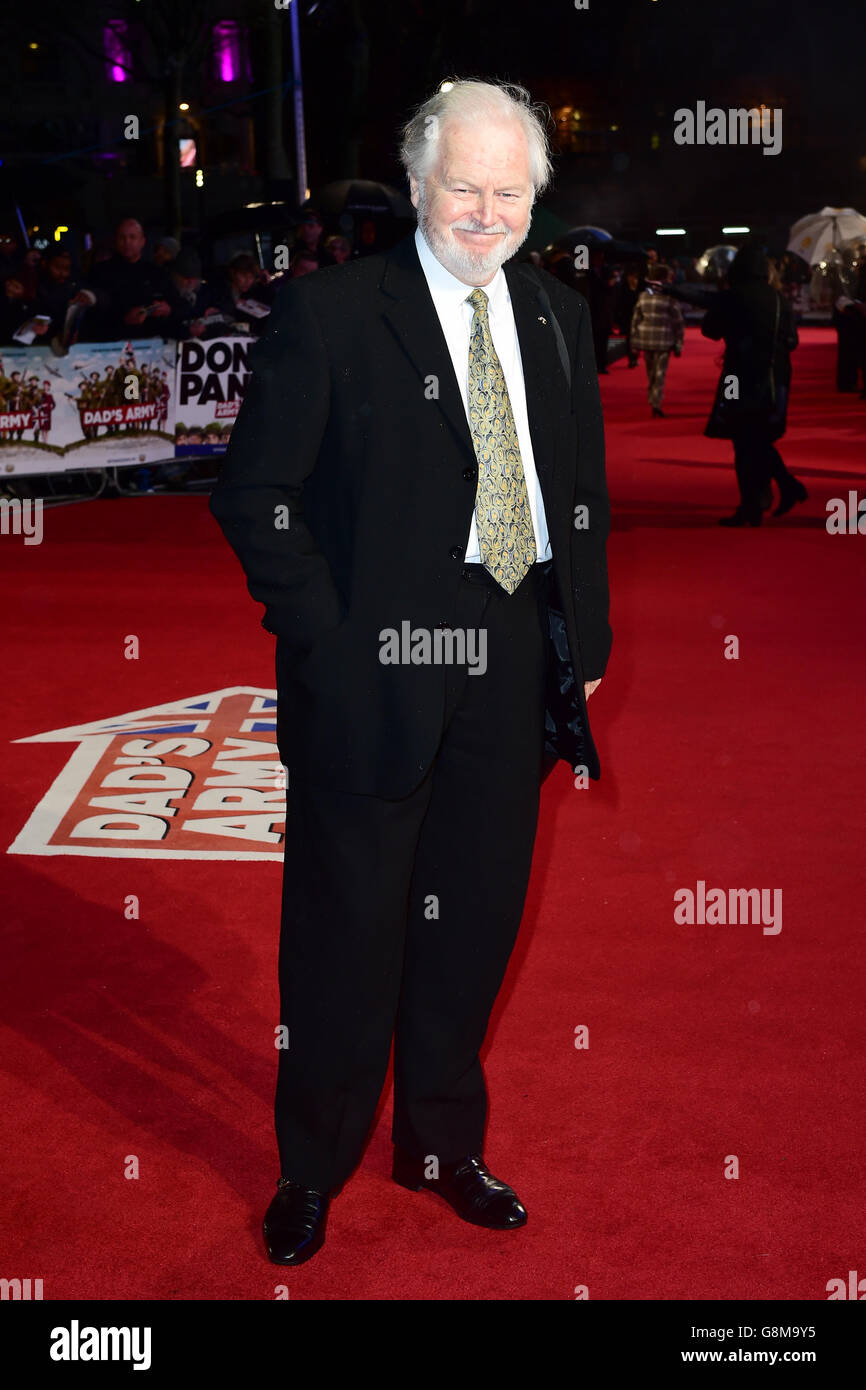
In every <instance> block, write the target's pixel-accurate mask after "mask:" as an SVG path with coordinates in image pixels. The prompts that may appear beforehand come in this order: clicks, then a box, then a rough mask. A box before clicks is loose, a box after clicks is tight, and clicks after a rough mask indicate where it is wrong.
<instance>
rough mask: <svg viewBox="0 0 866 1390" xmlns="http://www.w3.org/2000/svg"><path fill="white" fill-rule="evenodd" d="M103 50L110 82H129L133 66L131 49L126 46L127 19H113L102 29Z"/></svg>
mask: <svg viewBox="0 0 866 1390" xmlns="http://www.w3.org/2000/svg"><path fill="white" fill-rule="evenodd" d="M102 51H103V53H104V54H105V66H106V75H107V77H108V80H109V82H128V81H129V72H128V71H127V69H128V68H129V67H130V66H131V62H130V55H129V49H128V48H127V46H126V20H125V19H111V20H109V22H108V23H107V24H106V26H105V28H104V29H103V31H102Z"/></svg>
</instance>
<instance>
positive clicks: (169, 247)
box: [153, 236, 180, 270]
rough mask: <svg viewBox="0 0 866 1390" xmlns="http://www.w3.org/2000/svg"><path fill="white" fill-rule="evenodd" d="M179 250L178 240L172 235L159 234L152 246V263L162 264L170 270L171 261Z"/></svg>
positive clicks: (171, 267)
mask: <svg viewBox="0 0 866 1390" xmlns="http://www.w3.org/2000/svg"><path fill="white" fill-rule="evenodd" d="M179 252H180V242H179V241H178V240H177V239H176V238H175V237H173V236H161V237H160V238H159V241H158V242H157V243H156V245H155V246H154V248H153V263H154V265H163V266H166V267H167V269H169V270H172V269H173V268H174V267H173V266H172V261H174V260H176V259H177V256H178V254H179Z"/></svg>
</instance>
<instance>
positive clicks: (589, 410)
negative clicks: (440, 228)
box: [211, 234, 611, 798]
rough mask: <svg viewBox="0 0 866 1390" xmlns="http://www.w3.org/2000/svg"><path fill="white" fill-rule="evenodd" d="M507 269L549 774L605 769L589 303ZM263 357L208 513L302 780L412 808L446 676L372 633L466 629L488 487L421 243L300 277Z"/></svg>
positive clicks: (605, 638) (255, 363) (603, 619)
mask: <svg viewBox="0 0 866 1390" xmlns="http://www.w3.org/2000/svg"><path fill="white" fill-rule="evenodd" d="M505 274H506V276H507V280H508V286H509V290H510V293H511V299H512V306H513V310H514V316H515V322H516V325H517V334H518V340H519V344H520V352H521V359H522V363H523V371H524V377H525V383H526V397H527V407H528V414H529V424H530V431H531V435H532V447H533V453H534V458H535V464H536V468H537V471H538V477H539V481H540V486H541V491H542V496H543V499H544V507H545V514H546V517H547V525H548V530H549V534H550V540H551V550H552V555H553V573H552V575H551V589H550V595H549V612H550V641H549V654H550V667H549V678H548V700H547V751H548V770H549V768H550V766H552V764H553V762H554V761H555V759H556V758H558V757H563V758H565V759H566V760H567V761H568V762H569V763H570V764H571V765H572V766H574V765H577V764H582V765H585V766H586V767H587V769H588V771H589V774H590V776H592V777H595V778H597V777H598V776H599V765H598V756H597V753H596V750H595V747H594V745H593V741H592V736H591V734H590V730H589V723H588V720H587V713H586V703H585V701H584V694H583V682H584V681H585V680H592V679H595V678H596V677H599V676H601V675H602V674H603V673H604V670H605V666H606V664H607V660H608V654H609V651H610V643H611V632H610V627H609V625H608V587H607V571H606V565H605V542H606V538H607V532H608V522H609V508H608V498H607V489H606V485H605V475H604V441H603V428H602V417H601V405H600V401H599V393H598V381H597V377H596V370H595V360H594V354H593V347H592V332H591V327H590V323H589V312H588V310H587V307H586V303H585V301H584V300H583V298H582V297H581V296H580V295H579V294H576V293H574V292H573V291H571V290H569V289H567V288H566V287H565V286H563V285H561V284H560V283H559V281H557V280H555V279H554V278H553V277H552V276H549V275H547V274H546V273H545V272H539V271H536V270H535V268H534V267H531V266H526V265H521V264H518V263H508V264H506V266H505ZM468 293H469V290H468V287H467V294H468ZM251 366H252V369H253V374H252V377H251V379H250V381H249V383H248V387H247V392H246V396H245V399H244V402H243V405H242V407H241V410H240V414H239V416H238V419H237V422H236V424H235V426H234V429H233V431H232V435H231V442H230V445H229V448H228V452H227V454H226V456H225V459H224V461H223V465H222V470H221V475H220V479H219V481H218V483H217V486H216V488H215V490H214V492H213V495H212V498H211V510H212V511H213V514H214V516H215V517H216V518H217V520H218V521H219V523H220V525H221V526H222V528H223V531H224V532H225V534H226V536H227V538H228V540H229V542H230V543H231V545H232V547H233V549H234V550H235V552H236V554H237V555H238V557H239V559H240V561H241V564H242V565H243V568H244V571H245V573H246V576H247V583H248V587H249V590H250V593H251V594H252V596H253V598H255V599H257V600H258V601H259V602H261V603H263V604H264V605H265V613H264V617H263V619H262V622H263V625H264V627H265V628H266V629H267V630H268V631H269V632H273V633H275V634H276V636H277V639H278V640H277V688H278V697H279V698H278V709H279V714H278V741H279V747H280V755H281V757H282V759H283V762H284V763H285V764H286V766H287V768H288V770H289V778H290V780H291V777H292V776H293V775H300V776H302V777H304V778H307V779H310V780H314V781H317V782H320V783H324V784H327V785H330V786H332V787H335V788H338V789H341V790H343V791H348V792H357V793H363V794H368V795H377V796H383V797H389V798H397V797H402V796H406V795H408V794H409V793H410V792H411V791H412V790H413V789H414V788H415V787H416V786H417V785H418V783H419V782H420V780H421V778H422V777H423V775H424V773H425V772H426V770H427V768H428V766H429V765H430V762H431V761H432V759H433V757H434V755H435V752H436V748H437V746H438V743H439V740H440V737H441V734H442V716H443V703H444V693H445V674H446V671H445V667H444V666H431V665H427V666H424V665H419V666H413V665H382V664H381V663H380V661H379V651H380V645H381V644H380V636H379V634H380V632H381V631H382V630H383V629H385V628H395V629H396V630H397V631H398V632H400V631H401V624H402V623H404V622H406V621H407V620H408V621H409V622H410V624H411V626H412V628H423V629H426V630H427V631H430V630H432V629H435V628H437V627H440V626H445V627H449V626H452V625H453V623H454V614H455V604H456V596H457V592H458V587H459V585H460V583H461V570H462V565H463V557H464V553H465V547H466V543H467V540H468V537H469V529H470V523H471V518H472V513H473V511H474V507H475V494H476V484H477V466H476V459H475V453H474V450H473V447H472V438H471V435H470V431H469V426H468V424H467V421H466V414H465V411H464V408H463V403H462V400H461V396H460V391H459V388H458V384H457V380H456V378H455V375H454V368H453V365H452V362H451V358H450V356H449V352H448V347H447V344H446V341H445V337H444V334H443V333H442V329H441V326H440V323H439V319H438V316H437V313H436V309H435V306H434V304H433V300H432V298H431V296H430V292H429V290H428V288H427V282H426V279H425V277H424V273H423V271H422V269H421V264H420V262H419V260H418V254H417V251H416V249H415V243H414V234H413V235H410V236H408V237H407V238H405V240H403V241H401V242H400V243H399V244H398V245H397V246H396V247H395V248H394V249H393V250H392V251H390V252H388V253H386V254H385V255H377V256H370V257H367V258H364V259H361V260H357V261H350V262H348V263H347V264H346V265H342V266H336V267H333V268H330V269H323V270H320V271H317V272H316V274H314V275H307V276H303V277H301V278H298V279H297V280H292V281H289V282H288V283H287V284H286V285H285V287H284V288H283V289H282V290H281V291H280V293H279V295H278V297H277V301H276V304H275V306H274V309H273V312H272V314H271V321H270V325H269V328H268V332H267V333H266V335H265V337H264V338H263V339H261V341H260V342H259V344H258V345H257V346H256V347H255V348H254V349H253V352H252V354H251ZM577 507H586V509H587V513H586V515H587V517H588V525H587V526H586V527H585V528H581V529H576V528H575V524H574V523H575V508H577ZM476 679H483V677H476ZM505 755H507V750H504V756H505Z"/></svg>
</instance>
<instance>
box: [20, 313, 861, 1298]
mask: <svg viewBox="0 0 866 1390" xmlns="http://www.w3.org/2000/svg"><path fill="white" fill-rule="evenodd" d="M802 337H803V343H802V346H801V348H800V349H799V350H798V352H797V354H796V355H795V381H794V389H793V400H792V407H791V418H790V422H789V424H790V428H789V433H788V436H787V437H786V439H785V441H784V442H783V445H782V452H783V454H784V456H785V458H786V461H787V462H788V463H789V465H790V466H791V467H793V468H794V470H795V471H796V472H797V473H798V475H799V476H800V477H801V478H802V479H803V481H804V482H805V483H806V486H807V487H808V488H809V492H810V500H809V501H808V502H807V503H806V504H805V505H804V506H802V507H798V508H797V509H796V510H795V512H794V513H792V514H791V515H789V516H788V517H786V518H784V519H781V520H778V521H771V522H769V523H768V524H767V525H765V526H764V527H763V528H762V529H761V530H759V531H752V530H748V531H734V532H732V531H725V530H722V529H720V528H718V527H717V526H716V524H715V522H716V518H717V516H718V515H721V514H722V513H723V512H725V511H730V510H732V508H733V505H734V502H735V486H734V480H733V472H732V468H731V466H730V446H729V445H727V444H725V443H710V442H709V441H707V440H705V439H704V438H703V435H702V430H703V424H704V420H705V417H706V413H707V411H708V409H709V405H710V401H711V398H712V392H713V386H714V383H715V375H716V368H715V365H714V359H715V357H716V355H717V350H716V348H715V346H714V345H710V344H706V343H704V342H703V340H702V339H700V337H699V336H698V335H697V334H696V333H695V332H694V331H690V333H689V335H688V339H687V345H686V352H685V355H684V357H683V359H682V360H681V361H679V362H673V363H672V364H671V369H670V372H669V376H668V389H667V395H666V400H665V408H666V410H667V411H668V412H669V418H667V419H666V420H651V419H650V418H649V409H648V407H647V405H646V401H645V395H644V391H645V383H644V372H643V365H642V364H641V366H640V367H639V368H638V370H637V371H629V370H628V369H627V367H626V366H625V365H624V364H622V363H620V364H617V365H616V366H615V367H614V368H612V370H611V373H610V375H609V376H608V377H607V378H605V379H604V380H603V393H604V399H605V407H606V415H607V420H608V441H609V460H610V463H609V472H610V483H611V491H612V496H613V502H614V509H615V529H614V534H613V536H612V540H611V547H610V567H611V579H612V590H613V601H614V606H613V614H612V622H613V627H614V633H615V642H614V654H613V658H612V664H611V666H610V670H609V673H608V675H607V677H606V679H605V680H604V682H603V683H602V686H601V688H600V690H599V691H598V693H597V694H596V695H595V696H594V697H593V701H592V709H593V713H594V730H595V733H596V739H597V741H598V744H599V750H600V753H601V757H602V764H603V768H604V776H603V780H602V781H601V782H600V783H598V784H593V785H592V786H591V788H590V789H589V790H586V791H576V790H574V789H573V788H572V786H571V782H570V778H569V775H568V772H567V769H566V768H565V767H564V765H560V767H559V769H558V770H557V772H556V774H555V775H554V777H553V778H551V780H550V781H549V782H548V783H547V785H546V787H545V790H544V796H543V806H542V817H541V823H540V827H539V840H538V850H537V856H536V861H535V867H534V873H533V879H532V885H531V891H530V898H529V902H528V906H527V912H526V916H525V921H524V927H523V930H522V934H521V938H520V942H519V945H518V949H517V952H516V954H515V956H514V959H513V961H512V966H511V969H510V972H509V976H508V980H507V984H506V987H505V989H504V990H503V992H502V995H501V996H500V1000H499V1003H498V1006H497V1012H496V1016H495V1021H494V1027H493V1029H492V1030H491V1036H490V1038H489V1041H488V1047H487V1056H486V1069H487V1077H488V1083H489V1087H490V1092H491V1122H490V1129H489V1139H488V1143H487V1150H486V1153H487V1157H488V1160H489V1162H490V1164H491V1166H492V1167H493V1169H494V1171H495V1172H497V1173H498V1174H499V1175H501V1176H502V1177H504V1178H506V1179H507V1180H509V1181H510V1182H512V1183H513V1184H514V1185H515V1187H516V1188H517V1189H518V1191H519V1193H520V1195H521V1197H522V1198H523V1200H524V1201H525V1203H526V1205H527V1207H528V1209H529V1213H530V1221H529V1225H528V1226H527V1227H526V1229H525V1230H523V1231H520V1232H515V1233H510V1234H508V1235H500V1234H496V1233H492V1232H485V1231H482V1230H476V1229H474V1228H471V1227H468V1226H465V1225H463V1224H462V1223H461V1222H459V1221H458V1220H457V1218H456V1217H455V1216H454V1215H453V1214H452V1213H451V1212H450V1211H449V1209H448V1208H447V1207H446V1206H445V1205H444V1203H442V1202H440V1201H439V1200H438V1199H436V1198H433V1197H430V1196H427V1195H411V1194H410V1193H408V1192H405V1191H404V1190H402V1189H400V1188H397V1187H396V1186H394V1185H393V1184H392V1183H391V1182H390V1181H389V1177H388V1160H389V1141H388V1127H387V1117H386V1114H385V1112H384V1110H383V1112H382V1113H381V1114H380V1119H379V1124H378V1128H377V1131H376V1133H375V1135H374V1137H373V1139H372V1141H371V1143H370V1145H369V1147H368V1149H367V1152H366V1154H365V1156H364V1158H363V1161H362V1164H361V1167H360V1169H359V1171H358V1172H357V1174H356V1176H355V1178H354V1179H353V1181H352V1182H351V1183H350V1184H349V1186H348V1187H347V1188H346V1190H345V1191H344V1193H343V1195H342V1196H341V1197H340V1198H339V1199H338V1200H337V1201H336V1202H335V1203H334V1206H333V1210H332V1217H331V1224H330V1233H329V1239H328V1243H327V1246H326V1248H325V1250H324V1251H323V1252H322V1254H320V1255H319V1256H318V1257H317V1258H316V1259H315V1260H314V1261H312V1262H311V1263H310V1264H309V1265H307V1266H305V1267H304V1268H302V1269H300V1270H298V1271H296V1272H292V1271H286V1272H281V1271H280V1270H279V1269H277V1268H275V1267H274V1266H271V1265H269V1264H268V1263H267V1261H266V1259H265V1257H264V1254H263V1250H262V1246H261V1238H260V1222H261V1218H262V1214H263V1211H264V1207H265V1206H266V1205H267V1202H268V1201H269V1200H270V1196H271V1194H272V1191H273V1185H274V1182H275V1179H276V1177H277V1166H276V1150H275V1146H274V1141H273V1136H272V1130H271V1103H272V1096H273V1083H274V1077H275V1070H276V1059H275V1054H274V1050H273V1047H272V1039H273V1027H274V1024H275V1021H276V1017H277V1013H276V1010H277V997H276V953H277V931H278V911H279V879H280V871H279V864H278V863H276V862H249V861H247V862H226V861H224V860H202V859H174V860H173V859H158V858H156V859H153V858H152V859H148V858H111V857H81V856H70V855H67V854H58V855H54V856H47V855H35V854H19V853H16V854H11V855H5V856H4V865H3V867H4V878H5V891H4V899H5V904H6V907H5V913H4V916H5V930H6V935H7V940H8V943H9V944H8V945H7V950H6V962H7V964H6V968H5V970H4V972H3V978H2V993H3V996H4V997H3V1006H2V1018H3V1020H4V1025H3V1029H2V1054H0V1055H2V1073H3V1098H2V1104H3V1110H4V1114H5V1115H6V1117H7V1126H8V1128H7V1133H8V1138H7V1142H6V1144H5V1145H4V1147H3V1155H2V1184H3V1193H4V1201H3V1208H4V1217H3V1224H4V1229H3V1232H2V1249H3V1260H2V1268H0V1275H2V1276H4V1277H6V1278H12V1277H20V1278H25V1277H31V1278H42V1279H43V1280H44V1296H45V1298H46V1299H58V1298H98V1299H124V1298H131V1299H146V1298H159V1299H272V1298H273V1297H274V1296H275V1295H274V1290H275V1288H277V1287H278V1286H280V1285H283V1284H287V1285H288V1286H289V1288H290V1290H291V1297H292V1298H293V1299H294V1298H298V1299H350V1300H355V1299H436V1300H438V1299H473V1300H474V1299H497V1300H499V1299H503V1300H512V1299H519V1300H524V1299H530V1300H538V1299H556V1300H560V1299H563V1300H567V1299H573V1298H574V1296H575V1293H574V1291H575V1288H576V1287H577V1286H581V1285H583V1286H586V1287H587V1288H588V1292H589V1297H590V1298H591V1299H647V1298H661V1299H694V1298H697V1299H712V1298H721V1299H729V1298H749V1299H769V1298H783V1299H798V1298H803V1299H812V1300H821V1299H825V1298H826V1297H827V1294H826V1284H827V1281H828V1280H830V1279H832V1278H837V1277H841V1278H843V1279H846V1278H847V1274H848V1271H849V1269H859V1270H860V1273H861V1275H864V1274H866V1267H864V1258H866V1257H864V1250H866V1245H864V1217H863V1210H864V1206H863V1189H862V1184H863V1176H864V1170H866V1162H864V1133H863V1107H864V1098H866V1097H864V1091H866V1083H864V1065H863V1050H864V1031H866V1030H864V1022H863V1002H862V994H863V990H862V923H863V910H862V898H861V895H862V892H863V884H864V877H863V872H862V863H863V849H862V845H863V760H862V759H863V755H862V749H863V731H862V726H863V720H862V690H863V686H864V681H866V656H864V651H866V648H864V642H863V636H864V633H863V626H864V624H863V595H864V553H866V552H864V547H866V540H864V538H863V537H859V536H856V535H846V536H831V535H828V534H827V532H826V529H825V526H824V520H825V505H824V504H825V501H826V499H827V498H828V497H832V496H843V497H844V496H846V495H847V491H848V490H849V489H852V488H853V489H857V490H858V492H859V493H860V494H862V493H863V492H864V491H866V462H864V454H863V437H864V428H866V404H864V403H863V402H860V401H858V400H857V399H856V398H854V397H850V396H838V395H836V393H835V391H834V390H833V347H832V342H831V338H830V335H829V334H828V333H824V332H823V331H820V330H807V331H805V332H804V333H803V335H802ZM0 560H2V564H3V566H4V571H5V576H4V578H5V582H4V587H3V592H4V594H5V595H6V600H7V601H6V606H5V613H4V630H5V639H6V648H7V653H8V659H7V663H6V680H5V682H4V687H3V697H4V703H5V707H6V718H5V729H6V738H7V740H15V739H21V738H27V737H30V736H32V735H36V734H40V733H43V732H45V731H48V730H55V729H58V728H65V727H67V726H71V725H79V724H88V723H91V722H93V721H96V720H101V719H106V718H109V717H113V716H118V715H123V714H127V713H128V712H130V711H135V710H140V709H144V708H146V707H149V706H152V705H159V704H163V703H165V702H167V701H171V700H180V699H185V698H189V697H191V696H194V695H197V694H199V693H205V692H210V691H215V690H221V689H223V688H224V687H230V686H236V685H240V686H255V687H265V688H270V687H271V686H272V684H273V675H272V639H271V638H270V637H268V636H267V634H265V633H264V632H263V631H262V630H261V629H260V628H259V626H258V618H257V614H258V611H259V610H258V609H257V608H256V607H255V606H254V605H253V604H252V602H251V600H249V599H248V597H247V595H246V592H245V588H244V585H243V582H242V577H241V574H240V571H239V569H238V568H237V566H236V563H235V561H234V559H233V557H232V556H231V554H230V552H229V551H228V549H227V547H226V545H225V543H224V541H223V539H222V537H221V535H220V534H219V532H218V530H217V528H216V526H215V524H214V523H213V522H212V520H211V519H210V517H209V515H208V513H207V511H206V504H205V502H204V501H203V500H202V499H200V498H192V497H178V498H148V497H145V498H141V499H140V500H116V501H109V502H97V503H93V504H88V505H83V506H72V507H64V508H60V509H57V510H53V511H50V512H48V513H46V515H45V539H44V541H43V543H42V545H41V546H24V545H23V543H22V541H21V540H20V539H18V538H15V537H10V536H5V537H2V538H0ZM130 636H136V637H137V638H138V641H139V658H138V660H126V659H125V657H124V644H125V643H127V642H128V639H129V638H130ZM730 636H735V637H736V638H737V639H738V642H739V659H738V660H726V659H725V655H724V651H725V643H726V640H727V639H728V638H729V637H730ZM73 751H74V744H72V743H67V744H63V743H56V742H55V743H15V742H6V745H5V752H4V754H3V781H4V793H5V794H4V797H3V811H2V817H3V825H2V833H3V848H4V849H5V848H6V846H8V845H10V844H11V843H12V842H13V841H14V840H15V838H16V837H17V836H18V834H19V832H20V831H21V828H22V826H24V824H25V822H26V821H27V820H28V818H29V817H30V815H31V812H32V811H33V809H34V807H36V805H37V803H39V802H40V801H41V799H42V798H43V796H44V795H45V792H46V790H47V789H48V788H49V787H50V786H51V784H52V782H53V781H54V779H55V778H56V777H57V776H58V774H59V773H60V772H61V770H62V769H63V768H64V766H65V764H66V762H67V760H68V759H69V757H70V754H71V753H72V752H73ZM699 880H701V881H703V882H705V883H706V885H707V890H709V889H710V888H713V887H721V888H724V889H725V890H727V889H729V888H766V889H770V890H773V889H780V890H781V891H782V898H783V919H782V929H781V931H780V932H778V934H766V933H765V932H764V931H763V929H762V926H761V925H760V924H754V925H752V924H745V925H725V926H722V925H691V926H689V925H679V924H678V923H677V922H675V920H674V893H675V892H676V891H677V890H678V889H681V888H691V889H692V890H694V889H695V887H696V884H697V883H698V881H699ZM129 895H136V896H137V898H138V901H139V908H138V913H139V915H138V918H137V919H134V918H133V919H130V918H129V917H128V916H127V915H125V902H126V900H127V898H128V897H129ZM581 1025H584V1026H585V1027H586V1028H587V1029H588V1042H589V1046H588V1047H586V1048H581V1049H576V1048H575V1046H574V1038H575V1029H576V1028H578V1027H580V1026H581ZM384 1105H385V1106H386V1107H387V1106H389V1105H390V1100H389V1099H388V1098H386V1100H385V1101H384ZM730 1156H735V1157H736V1159H737V1160H738V1164H739V1177H738V1178H736V1179H730V1178H726V1177H725V1170H726V1164H727V1165H728V1166H729V1167H730V1164H731V1158H730ZM133 1159H137V1162H138V1171H139V1176H138V1178H133V1179H129V1178H126V1177H125V1176H124V1172H125V1166H127V1165H129V1164H130V1163H131V1162H132V1161H133Z"/></svg>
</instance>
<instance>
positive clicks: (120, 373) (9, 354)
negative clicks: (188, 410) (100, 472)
mask: <svg viewBox="0 0 866 1390" xmlns="http://www.w3.org/2000/svg"><path fill="white" fill-rule="evenodd" d="M175 355H176V345H175V344H174V343H173V342H164V341H163V340H162V339H161V338H150V339H143V340H141V339H139V340H137V341H135V342H125V343H124V342H119V343H79V344H77V345H76V346H75V347H73V348H72V349H71V350H70V351H69V353H68V354H67V355H66V356H65V357H56V356H55V355H54V353H53V352H52V351H51V349H50V348H48V347H3V348H0V467H2V468H3V470H4V471H5V472H6V473H7V474H10V473H11V474H17V473H54V472H59V471H61V470H69V469H78V468H107V467H112V466H122V465H125V464H135V463H154V462H157V461H158V460H160V459H163V460H164V459H169V458H171V457H172V454H173V447H174V401H173V396H174V376H175V373H174V368H175Z"/></svg>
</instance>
